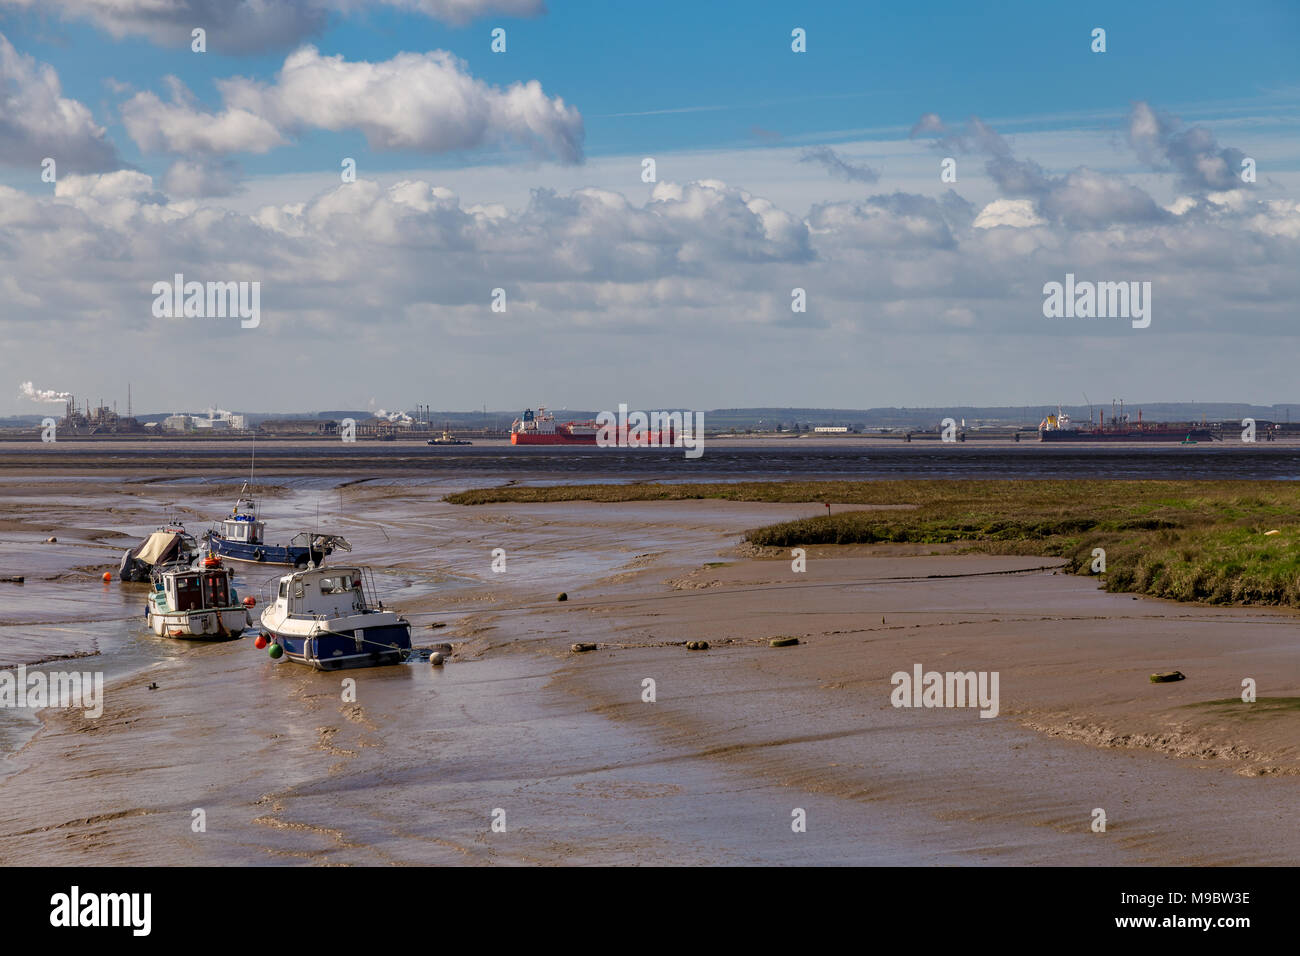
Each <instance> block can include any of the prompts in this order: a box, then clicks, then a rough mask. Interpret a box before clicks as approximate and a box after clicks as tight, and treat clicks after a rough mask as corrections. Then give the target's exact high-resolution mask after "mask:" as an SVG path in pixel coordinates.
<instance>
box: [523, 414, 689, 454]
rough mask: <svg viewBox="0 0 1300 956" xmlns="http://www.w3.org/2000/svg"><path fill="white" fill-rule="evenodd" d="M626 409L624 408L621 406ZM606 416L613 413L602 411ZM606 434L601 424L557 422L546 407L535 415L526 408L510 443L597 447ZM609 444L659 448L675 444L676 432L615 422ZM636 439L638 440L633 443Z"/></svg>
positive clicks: (608, 428)
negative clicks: (635, 427)
mask: <svg viewBox="0 0 1300 956" xmlns="http://www.w3.org/2000/svg"><path fill="white" fill-rule="evenodd" d="M620 408H622V406H620ZM601 414H602V415H606V414H609V415H611V417H612V413H608V412H602V413H601ZM601 431H602V425H601V423H600V422H599V421H585V422H557V421H556V420H555V416H554V415H552V414H551V413H550V412H548V411H547V410H546V406H545V405H539V406H537V411H536V412H534V411H533V410H532V409H531V408H525V409H524V413H523V414H522V415H521V416H520V417H519V418H516V419H515V420H514V423H513V424H512V425H511V426H510V444H512V445H595V444H597V443H598V442H597V439H598V437H599V436H600V433H601ZM604 431H605V436H606V437H605V442H606V444H610V445H617V446H621V447H629V448H640V447H658V446H664V445H671V444H673V440H674V435H675V433H676V430H675V429H673V428H671V427H669V428H668V429H666V430H664V431H662V432H657V431H650V430H648V429H641V430H639V431H638V430H636V429H633V428H629V427H628V425H627V424H626V421H624V423H623V424H621V425H616V424H615V423H614V422H613V421H611V422H610V423H609V424H608V425H607V426H604ZM631 438H636V439H637V440H636V441H631V440H630V439H631Z"/></svg>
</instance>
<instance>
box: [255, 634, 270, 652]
mask: <svg viewBox="0 0 1300 956" xmlns="http://www.w3.org/2000/svg"><path fill="white" fill-rule="evenodd" d="M266 643H267V642H266V635H265V634H259V635H257V639H256V640H254V641H253V646H254V647H256V648H257V649H258V650H259V651H260V650H262V648H264V647H266Z"/></svg>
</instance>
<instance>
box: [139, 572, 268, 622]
mask: <svg viewBox="0 0 1300 956" xmlns="http://www.w3.org/2000/svg"><path fill="white" fill-rule="evenodd" d="M144 613H145V620H146V621H147V622H148V624H149V628H150V629H151V630H152V631H153V632H154V633H155V634H157V635H158V636H159V637H181V638H197V639H202V640H230V639H232V638H236V637H239V636H240V635H241V634H243V633H244V631H245V630H246V629H247V628H248V627H249V626H251V624H252V622H251V621H250V620H249V616H248V610H247V608H245V607H244V605H243V604H241V603H240V600H239V594H238V592H237V591H236V590H235V584H234V580H233V576H232V574H231V571H230V569H229V568H227V567H225V566H224V565H223V564H222V563H221V559H220V558H213V557H207V558H205V559H203V561H202V562H200V563H199V564H197V565H195V566H189V565H186V564H171V565H165V566H162V567H159V568H156V569H155V571H154V573H153V590H152V591H150V592H149V597H148V599H147V601H146V603H145V612H144Z"/></svg>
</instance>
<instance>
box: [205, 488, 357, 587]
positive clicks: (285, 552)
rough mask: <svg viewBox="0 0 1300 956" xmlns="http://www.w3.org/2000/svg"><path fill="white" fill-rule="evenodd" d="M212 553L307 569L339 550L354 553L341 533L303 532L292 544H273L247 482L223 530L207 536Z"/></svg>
mask: <svg viewBox="0 0 1300 956" xmlns="http://www.w3.org/2000/svg"><path fill="white" fill-rule="evenodd" d="M203 540H204V542H206V544H207V546H208V550H209V551H210V552H211V553H212V554H214V555H216V556H217V557H220V558H229V559H230V560H231V561H246V562H249V563H252V564H282V565H287V566H289V567H294V568H305V567H307V566H308V565H311V564H321V563H322V562H323V561H324V560H325V559H326V558H327V557H329V556H330V555H331V554H332V553H334V552H335V551H351V550H352V545H350V544H348V541H347V539H346V538H344V537H342V536H341V535H337V534H321V533H319V532H315V531H303V532H301V533H299V534H296V535H294V536H293V537H292V538H290V539H289V543H288V544H270V543H268V542H267V540H266V522H265V521H262V520H261V518H259V517H258V504H257V499H256V498H254V497H253V496H252V495H251V494H250V493H249V490H248V482H244V485H243V487H242V488H240V491H239V497H238V498H237V499H236V500H235V506H234V508H232V509H231V511H230V514H229V515H227V516H226V517H225V519H223V520H222V522H221V524H220V526H219V527H214V528H210V529H209V530H208V531H207V532H205V533H204V535H203Z"/></svg>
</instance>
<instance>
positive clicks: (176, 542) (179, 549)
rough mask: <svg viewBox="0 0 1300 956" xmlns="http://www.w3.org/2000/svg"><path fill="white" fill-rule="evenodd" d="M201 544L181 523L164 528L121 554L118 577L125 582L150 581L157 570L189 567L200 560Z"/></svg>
mask: <svg viewBox="0 0 1300 956" xmlns="http://www.w3.org/2000/svg"><path fill="white" fill-rule="evenodd" d="M199 553H200V549H199V543H198V542H197V541H195V540H194V536H193V535H192V534H189V533H188V532H186V530H185V525H183V524H181V523H180V522H175V523H173V524H169V525H164V526H163V527H161V528H159V529H158V530H157V531H155V532H153V534H151V535H149V537H147V538H145V539H144V541H142V542H140V544H138V545H136V546H135V547H134V548H129V549H128V550H127V551H125V552H124V553H123V554H122V560H121V562H120V563H119V564H118V568H117V574H118V578H119V579H120V580H122V581H148V580H149V579H150V578H151V577H152V575H153V570H154V568H155V567H158V566H161V565H168V564H183V565H190V564H192V563H193V562H194V560H195V559H196V558H198V556H199Z"/></svg>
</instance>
